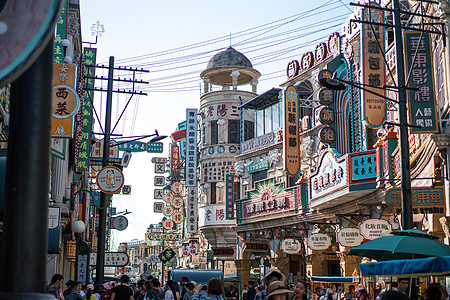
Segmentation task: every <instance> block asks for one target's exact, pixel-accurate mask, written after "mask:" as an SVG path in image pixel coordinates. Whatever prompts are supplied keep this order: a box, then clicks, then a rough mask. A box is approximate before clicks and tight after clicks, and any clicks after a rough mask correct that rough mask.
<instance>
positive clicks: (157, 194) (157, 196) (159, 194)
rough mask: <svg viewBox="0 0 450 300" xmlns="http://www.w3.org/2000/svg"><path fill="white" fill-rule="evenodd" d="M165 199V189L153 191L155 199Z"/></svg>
mask: <svg viewBox="0 0 450 300" xmlns="http://www.w3.org/2000/svg"><path fill="white" fill-rule="evenodd" d="M163 197H164V190H163V189H155V190H154V191H153V198H155V199H163Z"/></svg>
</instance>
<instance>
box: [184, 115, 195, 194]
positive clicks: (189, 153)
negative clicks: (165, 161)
mask: <svg viewBox="0 0 450 300" xmlns="http://www.w3.org/2000/svg"><path fill="white" fill-rule="evenodd" d="M197 113H198V111H197V109H192V108H188V109H186V123H187V127H186V172H185V182H186V186H192V187H195V186H197Z"/></svg>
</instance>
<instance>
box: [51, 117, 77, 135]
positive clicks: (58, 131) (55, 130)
mask: <svg viewBox="0 0 450 300" xmlns="http://www.w3.org/2000/svg"><path fill="white" fill-rule="evenodd" d="M51 134H52V137H53V138H72V134H73V117H69V118H65V119H57V118H55V117H53V116H52V129H51Z"/></svg>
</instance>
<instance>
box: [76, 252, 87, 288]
mask: <svg viewBox="0 0 450 300" xmlns="http://www.w3.org/2000/svg"><path fill="white" fill-rule="evenodd" d="M88 255H89V254H78V260H77V281H79V282H81V283H82V284H83V285H86V284H87V283H88V281H87V278H88V267H89V265H88Z"/></svg>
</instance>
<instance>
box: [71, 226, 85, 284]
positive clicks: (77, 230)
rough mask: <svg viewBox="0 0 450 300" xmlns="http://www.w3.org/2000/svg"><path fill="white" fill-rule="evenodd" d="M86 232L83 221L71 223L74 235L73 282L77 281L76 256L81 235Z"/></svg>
mask: <svg viewBox="0 0 450 300" xmlns="http://www.w3.org/2000/svg"><path fill="white" fill-rule="evenodd" d="M84 230H86V225H85V224H84V222H83V221H81V220H77V221H73V222H72V231H73V233H74V234H75V281H78V275H79V274H78V255H79V252H80V240H81V234H82V233H83V232H84Z"/></svg>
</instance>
